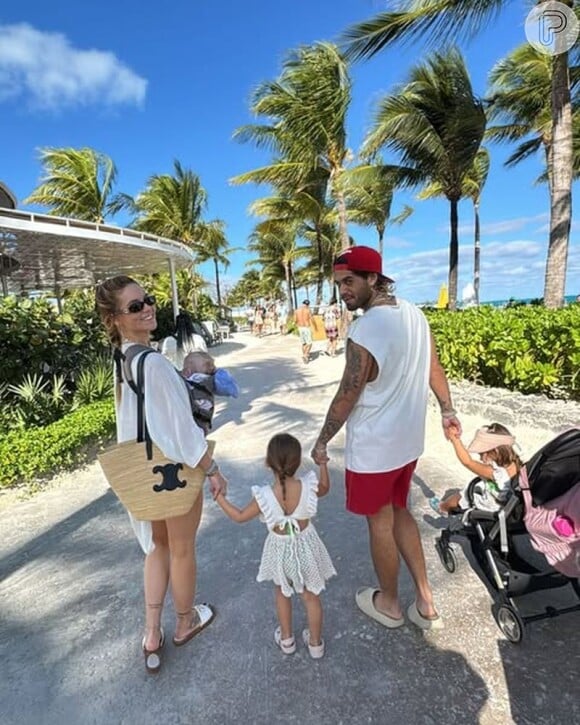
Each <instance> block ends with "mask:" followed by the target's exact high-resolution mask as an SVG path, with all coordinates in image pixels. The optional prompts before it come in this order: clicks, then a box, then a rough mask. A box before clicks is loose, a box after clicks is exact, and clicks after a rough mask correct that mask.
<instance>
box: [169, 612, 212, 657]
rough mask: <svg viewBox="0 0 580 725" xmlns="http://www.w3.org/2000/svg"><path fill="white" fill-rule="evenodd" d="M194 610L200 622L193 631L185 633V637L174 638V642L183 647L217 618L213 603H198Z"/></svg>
mask: <svg viewBox="0 0 580 725" xmlns="http://www.w3.org/2000/svg"><path fill="white" fill-rule="evenodd" d="M193 611H194V612H195V613H196V614H197V619H198V623H197V624H196V625H195V627H194V628H193V629H192V630H191V632H188V633H187V634H186V635H185V637H180V638H179V639H177V637H174V638H173V644H174V645H175V646H176V647H183V645H184V644H187V643H188V642H189V641H190V640H192V639H193V638H194V637H195V636H196V635H197V634H199V633H200V632H201V631H203V630H204V629H205V628H206V627H207V626H208V625H209V624H211V623H212V622H213V620H214V618H215V609H214V608H213V607H212V606H211V604H196V605H195V607H194V608H193Z"/></svg>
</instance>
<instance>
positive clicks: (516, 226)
mask: <svg viewBox="0 0 580 725" xmlns="http://www.w3.org/2000/svg"><path fill="white" fill-rule="evenodd" d="M548 217H549V215H548V214H547V213H543V214H536V215H535V216H523V217H518V218H516V219H504V220H503V221H498V222H489V223H487V224H482V225H481V235H482V237H484V236H490V235H494V234H506V233H507V232H517V231H519V230H520V229H523V228H524V227H526V226H527V225H528V224H533V223H535V222H545V221H546V219H548ZM448 228H449V227H448V226H445V227H440V228H439V231H447V230H448ZM473 231H474V227H473V222H470V223H468V224H460V225H459V228H458V232H459V234H460V235H462V234H473Z"/></svg>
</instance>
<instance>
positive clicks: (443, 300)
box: [437, 282, 449, 310]
mask: <svg viewBox="0 0 580 725" xmlns="http://www.w3.org/2000/svg"><path fill="white" fill-rule="evenodd" d="M448 304H449V292H448V291H447V285H446V284H445V282H443V284H442V285H441V288H440V290H439V297H438V298H437V309H438V310H445V309H447V305H448Z"/></svg>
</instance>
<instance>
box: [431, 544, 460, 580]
mask: <svg viewBox="0 0 580 725" xmlns="http://www.w3.org/2000/svg"><path fill="white" fill-rule="evenodd" d="M435 548H436V549H437V553H438V554H439V558H440V559H441V563H442V564H443V566H444V567H445V569H446V570H447V571H448V572H449V573H450V574H453V573H454V572H455V570H456V569H457V557H456V556H455V552H454V551H453V549H452V548H451V547H450V546H449V545H445V544H444V543H443V542H442V541H436V542H435Z"/></svg>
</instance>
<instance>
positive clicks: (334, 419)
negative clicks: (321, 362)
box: [318, 344, 374, 445]
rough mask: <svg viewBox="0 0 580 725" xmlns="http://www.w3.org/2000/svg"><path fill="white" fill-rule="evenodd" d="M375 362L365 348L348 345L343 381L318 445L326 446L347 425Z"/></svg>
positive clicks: (328, 414) (319, 437)
mask: <svg viewBox="0 0 580 725" xmlns="http://www.w3.org/2000/svg"><path fill="white" fill-rule="evenodd" d="M373 361H374V359H373V358H372V356H370V355H369V354H368V353H366V351H363V348H361V347H359V346H358V345H354V344H348V346H347V359H346V366H345V369H344V373H343V376H342V380H341V381H340V385H339V387H338V391H337V393H336V395H335V396H334V399H333V401H332V403H331V404H330V408H329V409H328V413H327V415H326V420H325V421H324V425H323V426H322V430H321V431H320V435H319V436H318V443H320V444H322V445H326V444H327V443H328V441H329V440H331V438H334V436H335V435H336V434H337V433H338V431H339V430H340V429H341V428H342V426H343V425H344V424H345V423H346V420H347V418H348V416H349V415H350V413H351V412H352V409H353V408H354V406H355V404H356V402H357V400H358V399H359V397H360V395H361V393H362V391H363V388H364V386H365V385H366V383H367V381H368V378H369V374H370V370H371V368H372V364H373Z"/></svg>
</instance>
